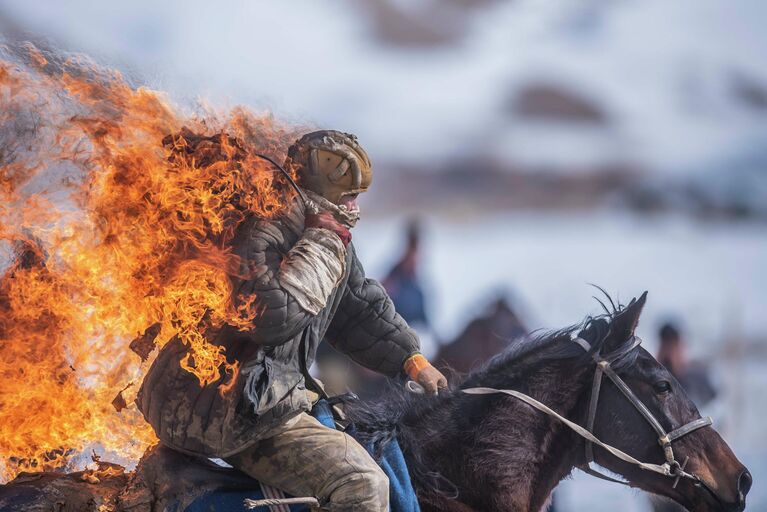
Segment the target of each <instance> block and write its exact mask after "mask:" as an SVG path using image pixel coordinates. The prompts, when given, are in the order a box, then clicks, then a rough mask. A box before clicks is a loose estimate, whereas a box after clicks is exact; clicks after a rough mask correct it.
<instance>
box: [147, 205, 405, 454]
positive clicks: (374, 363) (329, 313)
mask: <svg viewBox="0 0 767 512" xmlns="http://www.w3.org/2000/svg"><path fill="white" fill-rule="evenodd" d="M304 233H305V231H304V213H303V208H302V207H301V206H300V204H299V203H298V202H296V203H294V204H293V205H292V207H291V208H289V209H288V210H287V211H286V213H284V214H283V215H281V216H279V217H277V218H275V219H271V220H264V219H259V218H256V217H253V218H251V219H249V220H247V221H245V222H244V223H243V224H242V225H241V226H240V229H239V231H238V233H237V236H236V237H235V238H234V240H233V243H232V251H233V253H234V254H236V255H237V256H239V257H240V260H241V265H240V272H239V276H238V277H233V278H232V285H233V293H234V297H233V300H234V301H235V302H236V303H242V302H243V301H246V300H249V301H253V302H252V305H251V307H252V308H254V310H255V311H258V315H257V316H256V319H255V320H254V321H253V326H252V328H251V329H249V330H245V331H241V330H237V329H235V328H233V327H225V328H223V329H219V330H217V331H215V332H213V331H211V332H209V334H208V339H209V341H210V342H211V343H215V344H218V345H221V346H223V347H225V349H226V352H225V353H226V357H227V359H228V361H229V362H230V363H235V362H237V363H238V364H239V371H238V372H237V373H236V375H235V376H234V382H230V380H231V379H232V376H231V375H228V374H227V375H224V376H223V377H222V378H221V379H220V380H219V381H217V382H214V383H212V384H210V385H208V386H204V387H201V386H200V384H199V382H198V380H197V378H196V377H195V376H194V375H192V374H190V373H189V372H187V371H186V370H184V369H182V368H181V366H180V364H179V363H180V361H181V360H182V359H183V358H184V357H185V356H186V355H187V351H188V348H187V347H186V346H185V345H184V344H183V343H182V342H181V341H180V340H179V339H177V338H176V339H172V340H171V341H169V342H168V343H167V344H166V345H165V346H164V347H163V348H162V350H161V351H160V353H159V355H158V356H157V358H156V359H155V361H154V363H153V364H152V366H151V368H150V369H149V372H148V373H147V375H146V377H145V379H144V382H143V384H142V386H141V389H140V390H139V393H138V397H137V399H136V403H137V405H138V407H139V409H140V410H141V411H142V413H143V414H144V417H145V418H146V419H147V421H148V422H149V423H150V424H151V425H152V427H153V428H154V430H155V432H156V434H157V436H158V437H159V438H160V440H161V441H162V442H163V443H165V444H166V445H168V446H170V447H171V448H174V449H176V450H179V451H183V452H186V453H192V454H196V455H205V456H209V457H222V458H223V457H227V456H229V455H232V454H234V453H237V452H239V451H241V450H243V449H245V448H247V447H248V446H250V445H251V444H252V443H254V442H256V441H257V440H258V439H259V437H260V436H261V435H262V434H263V433H264V432H266V431H268V430H269V429H271V428H272V427H273V426H274V425H277V424H279V423H280V422H284V421H286V420H288V419H289V418H291V417H293V416H295V415H296V414H298V413H300V412H303V411H308V410H309V409H310V404H309V402H308V400H307V398H306V392H305V388H306V386H307V385H308V386H309V387H314V383H313V382H311V381H310V382H308V383H307V382H306V381H307V378H306V375H305V372H304V370H303V368H308V367H310V366H311V364H312V362H313V361H314V357H315V354H316V351H317V347H318V345H319V344H320V342H321V341H322V340H323V339H327V340H328V341H329V342H330V343H331V344H333V346H334V347H335V348H337V349H338V350H340V351H341V352H344V353H346V354H348V355H349V356H350V357H351V358H352V359H354V360H355V361H356V362H358V363H359V364H361V365H363V366H365V367H367V368H369V369H371V370H374V371H377V372H379V373H383V374H385V375H387V376H390V377H395V376H398V375H399V374H400V373H401V371H402V365H403V363H404V361H405V359H407V358H408V357H409V356H410V355H412V354H413V353H415V352H417V351H418V350H419V343H418V338H417V336H416V334H415V333H414V332H413V331H412V330H411V329H410V328H409V327H408V325H407V323H406V322H405V321H404V320H403V319H402V318H401V317H400V316H399V315H398V314H397V313H396V312H395V311H394V306H393V304H392V302H391V300H390V299H389V297H388V296H387V294H386V292H385V291H384V289H383V287H382V286H381V285H380V284H379V283H378V282H376V281H374V280H372V279H367V278H366V277H365V272H364V269H363V267H362V265H361V264H360V262H359V260H358V259H357V256H356V253H355V250H354V246H353V244H350V245H349V247H348V249H347V250H346V252H345V255H343V257H344V258H345V262H344V264H343V265H341V266H340V268H343V274H342V275H341V277H340V279H339V281H338V284H337V285H336V286H335V287H334V288H333V289H332V290H330V292H329V294H328V296H327V298H324V297H323V298H324V299H325V300H324V302H325V304H324V307H322V308H321V309H319V311H315V309H316V308H312V307H309V308H308V309H307V307H306V304H305V301H303V302H304V305H303V306H302V301H301V299H300V298H297V297H296V292H295V291H293V292H291V291H290V290H289V289H286V287H285V286H283V284H282V283H281V280H280V276H281V275H283V274H284V273H285V272H286V269H285V266H286V265H290V264H291V261H300V262H301V264H303V265H306V255H307V254H309V252H307V251H303V252H302V257H301V258H291V254H290V252H291V250H292V249H293V248H294V247H296V245H297V244H299V242H300V241H302V240H303V238H304ZM313 236H314V237H316V233H314V234H313ZM332 236H335V235H332ZM301 245H303V243H302V244H299V247H300V246H301ZM323 259H325V260H326V259H327V253H325V254H324V256H323V258H320V259H318V261H317V262H316V264H317V265H318V266H319V265H327V264H328V263H327V261H323ZM330 272H332V270H329V271H328V272H324V271H322V272H318V273H317V275H327V274H328V273H330ZM291 285H292V286H293V287H294V286H295V281H293V282H292V283H291ZM308 286H309V288H311V289H312V290H320V289H322V290H324V288H323V287H322V286H319V287H318V286H317V285H316V283H311V284H309V285H308ZM288 288H291V286H288ZM315 295H316V293H315ZM315 303H316V302H315ZM224 389H228V390H227V391H225V392H224Z"/></svg>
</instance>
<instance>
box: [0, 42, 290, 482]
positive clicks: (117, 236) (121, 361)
mask: <svg viewBox="0 0 767 512" xmlns="http://www.w3.org/2000/svg"><path fill="white" fill-rule="evenodd" d="M22 62H26V64H23V63H22ZM184 127H187V128H184ZM203 133H208V134H213V135H201V134H203ZM216 133H228V134H230V135H229V136H222V135H215V134H216ZM295 138H296V132H295V131H294V130H293V129H290V128H288V127H282V126H280V125H278V124H277V123H276V121H275V120H274V119H273V118H271V117H269V116H263V117H259V116H256V115H254V114H252V113H250V112H248V111H246V110H243V109H238V110H235V111H233V112H231V113H229V114H227V115H224V116H215V115H210V116H208V117H207V118H206V119H190V118H185V117H184V116H183V115H182V114H180V113H179V111H178V110H177V109H175V108H174V107H172V106H171V105H170V104H169V103H168V101H167V100H166V99H165V98H164V97H163V96H162V95H161V94H159V93H156V92H153V91H149V90H146V89H141V88H139V89H133V88H131V87H129V86H128V85H127V84H126V82H125V81H124V80H123V79H122V78H121V77H120V76H119V75H118V74H117V73H114V72H110V71H105V70H103V69H101V68H98V67H96V66H93V65H91V64H88V63H87V62H85V61H83V60H82V59H80V60H75V59H71V58H70V59H68V60H67V59H64V58H61V57H59V56H56V55H51V54H44V53H43V52H41V51H39V50H37V49H36V48H34V47H31V46H27V47H26V48H23V49H22V50H19V49H18V48H17V49H15V50H13V51H6V52H5V60H0V148H2V150H0V250H2V251H5V253H6V254H7V255H8V256H9V257H8V258H5V261H4V262H3V263H0V265H2V266H0V272H2V273H3V276H2V278H1V279H0V379H2V381H1V382H2V385H1V386H0V431H1V432H2V436H0V479H7V478H11V477H13V476H14V475H15V474H17V473H18V472H19V471H22V470H41V469H49V468H70V467H71V465H72V464H73V463H72V456H73V455H76V454H79V453H81V452H82V451H83V450H84V449H85V448H86V447H87V446H89V445H97V446H99V447H100V448H101V449H103V450H104V451H105V452H108V453H110V454H111V455H112V456H114V455H117V456H119V457H122V462H130V461H131V460H136V459H137V458H138V456H140V455H141V453H142V452H143V450H144V449H145V447H146V446H147V444H149V443H151V442H153V441H154V436H153V434H152V432H151V430H150V429H149V427H148V426H147V425H145V423H144V422H143V418H141V416H140V414H139V413H138V412H137V411H136V410H135V407H133V406H132V405H131V404H132V402H133V397H132V396H129V395H130V394H131V393H135V390H136V389H137V388H138V385H134V386H129V384H131V383H134V384H138V383H140V381H141V378H142V376H143V373H144V372H145V370H146V369H147V365H148V364H149V361H147V362H144V363H142V358H140V357H139V356H138V355H137V354H136V353H134V352H133V351H132V350H131V349H130V348H129V345H131V341H132V340H136V339H137V338H139V337H140V336H141V335H143V334H145V333H146V332H147V330H148V329H149V328H151V329H153V330H154V332H152V333H150V334H151V336H152V341H153V342H155V343H156V344H157V345H160V346H162V345H163V344H164V343H166V342H167V341H168V340H169V339H170V338H172V337H174V336H178V337H180V339H181V340H182V341H183V342H184V343H187V344H188V345H189V346H190V347H191V351H190V356H189V357H188V358H187V359H185V360H184V361H183V366H184V367H185V368H186V369H187V370H189V371H190V372H192V373H194V374H195V375H196V376H197V377H198V379H199V381H200V383H201V385H209V384H211V383H214V382H217V381H222V382H223V381H227V382H228V380H227V378H226V375H231V374H234V373H235V372H236V371H237V369H236V368H233V367H231V366H230V365H229V364H228V363H227V362H226V358H225V354H224V351H223V349H222V348H221V347H219V346H215V345H211V344H209V343H207V341H206V338H205V331H206V330H207V329H209V328H215V327H217V326H220V325H222V324H224V323H228V324H232V325H235V326H243V325H246V324H248V323H249V322H251V321H252V319H253V316H254V312H252V311H249V310H247V308H244V309H242V310H237V309H235V308H234V307H233V306H232V304H231V300H230V299H231V297H230V295H231V288H230V283H229V278H228V275H227V272H231V271H233V270H234V269H236V268H237V266H238V261H237V259H236V258H235V257H234V256H233V255H232V254H230V253H229V252H228V251H227V249H226V248H227V246H228V242H229V240H230V239H231V237H232V236H233V234H234V232H235V230H236V228H237V226H238V225H239V224H240V223H241V222H242V220H243V219H244V218H245V217H246V216H247V215H250V214H257V215H261V216H265V217H268V216H272V215H274V214H276V213H277V212H279V211H280V209H281V208H283V207H284V205H285V204H286V202H287V201H288V200H289V199H290V194H291V191H290V190H287V189H284V188H280V187H277V186H275V185H274V180H275V174H274V173H273V172H272V170H271V168H270V167H269V165H268V164H266V163H265V162H263V161H262V160H261V159H257V158H252V157H250V156H249V154H250V153H253V152H255V151H259V152H266V153H269V152H271V153H274V154H277V153H284V150H285V148H286V147H287V144H288V143H289V141H291V140H294V139H295ZM0 261H2V260H0ZM143 349H144V350H145V351H146V352H147V354H148V353H149V352H150V351H151V346H149V347H146V346H145V347H143ZM155 353H156V351H155ZM119 393H121V395H119V396H120V397H122V402H118V405H120V406H122V405H123V403H124V404H126V405H127V407H125V408H123V409H122V410H121V412H119V413H118V412H117V411H116V406H115V405H113V402H114V401H115V397H116V396H118V394H119ZM121 408H122V407H121Z"/></svg>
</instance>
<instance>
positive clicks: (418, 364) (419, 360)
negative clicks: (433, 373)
mask: <svg viewBox="0 0 767 512" xmlns="http://www.w3.org/2000/svg"><path fill="white" fill-rule="evenodd" d="M429 366H431V363H430V362H429V360H428V359H426V358H425V357H424V356H423V354H414V355H412V356H410V357H408V358H407V359H406V360H405V365H404V369H405V373H406V374H407V376H408V377H410V379H411V380H414V381H416V382H418V374H419V373H421V370H423V369H425V368H428V367H429Z"/></svg>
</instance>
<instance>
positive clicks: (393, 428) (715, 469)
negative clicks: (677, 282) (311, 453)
mask: <svg viewBox="0 0 767 512" xmlns="http://www.w3.org/2000/svg"><path fill="white" fill-rule="evenodd" d="M644 302H645V295H643V296H642V297H641V298H640V299H639V300H637V301H632V303H631V304H630V305H629V306H628V307H625V308H623V309H621V310H619V311H615V312H614V313H613V314H610V315H606V316H604V317H600V318H592V319H589V320H588V321H587V322H586V323H585V324H584V326H582V328H581V329H577V328H576V329H570V330H567V331H562V332H557V333H554V334H551V335H547V336H543V337H540V338H538V339H536V340H527V341H524V340H520V341H518V342H515V343H513V344H512V345H511V346H510V347H509V348H508V349H507V350H506V351H504V352H503V353H502V354H500V355H498V356H496V357H495V358H494V359H492V360H491V361H490V362H488V363H487V364H486V366H485V367H484V368H483V369H481V370H479V371H477V372H475V373H473V374H471V375H469V377H468V378H467V379H466V380H465V381H464V382H463V383H462V384H461V385H460V389H465V388H470V387H478V386H481V387H492V388H498V389H514V390H518V391H521V392H523V393H526V394H528V395H529V396H531V397H533V398H535V399H537V400H538V401H540V402H543V403H544V404H546V405H548V406H549V407H551V408H552V409H554V410H555V411H557V412H558V413H560V414H561V415H562V416H564V417H566V418H568V419H570V420H571V421H573V422H576V423H578V424H580V425H585V424H586V418H587V409H588V405H589V402H590V396H591V387H592V378H593V376H594V372H595V363H594V361H593V359H592V358H591V357H590V355H587V354H586V353H585V352H584V350H583V349H582V348H581V347H580V346H578V345H576V344H575V343H574V342H573V341H572V340H571V337H572V334H573V333H579V334H580V337H581V338H583V339H584V340H586V341H587V342H588V344H589V345H591V346H592V347H593V350H594V351H595V352H596V353H603V354H606V353H618V352H620V351H621V350H623V349H625V350H626V353H625V355H624V357H622V358H621V360H620V361H616V362H615V363H614V364H613V368H614V369H615V371H616V372H617V374H618V375H619V376H620V377H621V378H622V379H623V381H625V383H626V384H627V385H628V386H629V387H630V389H631V390H632V391H633V392H634V394H635V395H636V396H637V397H638V398H639V399H640V400H641V401H642V402H643V403H644V404H645V405H646V406H647V408H648V409H649V410H650V412H651V413H652V414H653V415H654V416H655V418H657V419H658V421H659V422H660V424H661V425H662V426H663V428H664V429H665V431H667V432H670V431H671V430H673V429H675V428H678V427H679V426H682V425H685V424H687V423H689V422H691V421H694V420H696V419H698V418H700V415H699V413H698V410H697V408H696V407H695V405H694V404H693V403H692V402H691V401H690V400H689V399H688V398H687V395H686V394H685V392H684V390H683V389H682V388H681V387H680V386H679V383H678V382H677V381H676V380H675V379H674V377H673V376H672V375H671V374H670V373H669V372H668V371H667V370H666V369H665V368H664V367H663V366H661V365H660V364H659V363H658V362H657V361H656V360H655V359H654V358H653V357H652V356H651V355H650V354H649V353H648V352H647V351H646V350H644V349H643V348H641V347H636V348H633V349H630V350H629V347H627V344H628V343H630V342H631V341H632V340H633V338H634V330H635V328H636V325H637V322H638V320H639V316H640V314H641V311H642V307H643V306H644ZM460 389H456V390H454V391H452V392H450V393H447V394H445V395H444V396H439V397H423V396H407V395H406V394H403V393H397V392H395V393H392V395H391V396H389V397H388V398H387V399H385V400H383V401H381V402H379V403H377V404H372V405H371V404H360V405H357V406H355V407H352V408H351V410H350V415H351V416H352V417H353V419H354V421H355V423H356V424H357V426H358V428H359V430H360V431H361V433H362V435H363V437H364V438H365V440H367V441H368V442H372V443H374V445H379V446H380V445H381V444H382V443H385V442H387V441H388V440H389V439H391V437H392V436H396V437H397V439H398V441H399V442H400V444H401V446H402V449H403V452H404V454H405V458H406V460H407V463H408V467H409V469H410V472H411V475H412V478H413V483H414V486H415V488H416V492H417V493H418V497H419V500H420V502H421V504H422V508H423V510H424V511H437V510H439V511H448V512H449V511H455V512H470V511H538V510H541V509H542V508H544V507H545V505H546V503H547V502H548V499H549V496H550V495H551V492H552V490H553V489H554V487H556V485H557V484H558V483H559V482H560V481H561V480H562V479H563V478H565V477H566V476H567V475H569V474H570V473H571V472H572V471H573V469H574V468H577V467H579V466H582V465H584V463H585V455H584V452H585V441H584V440H583V438H581V437H580V436H578V435H576V434H575V433H574V432H573V431H572V430H570V429H569V428H567V427H565V426H563V424H562V423H561V422H559V421H558V420H556V419H554V418H552V417H550V416H547V415H545V414H543V413H541V412H539V411H537V410H535V409H533V408H532V407H530V406H528V405H526V404H525V403H523V402H521V401H519V400H518V399H517V398H515V397H510V396H505V395H484V396H476V395H467V394H464V393H462V392H461V391H460ZM382 418H386V419H387V420H382ZM594 434H595V435H596V436H597V437H598V438H599V439H600V440H602V441H603V442H605V443H607V444H609V445H612V446H614V447H616V448H619V449H620V450H622V451H624V452H627V453H628V454H630V455H631V456H633V457H634V458H636V459H639V460H641V461H643V462H651V463H657V464H662V463H663V462H664V453H663V450H662V449H661V446H660V445H659V444H658V436H657V434H656V432H655V431H654V430H652V428H651V427H650V425H649V423H648V422H647V421H646V420H645V418H643V416H641V415H640V414H639V412H638V411H637V409H636V408H635V407H634V406H633V405H632V404H631V403H630V402H629V401H628V400H627V399H626V397H625V396H624V395H623V394H622V393H621V392H619V390H618V388H617V387H616V386H615V385H614V384H613V383H612V382H608V381H605V383H604V384H603V385H602V390H601V393H600V398H599V402H598V408H597V413H596V417H595V422H594ZM673 449H674V452H675V453H676V454H677V458H678V459H679V460H683V459H685V458H689V459H688V461H687V465H686V467H685V470H686V471H687V472H688V473H691V474H693V475H696V476H697V477H698V478H700V482H699V483H697V484H696V483H695V482H694V481H693V480H691V479H681V480H680V481H679V482H678V484H677V485H676V487H674V478H673V477H668V476H663V475H659V474H655V473H652V472H649V471H647V470H643V469H640V468H637V467H636V466H633V465H631V464H628V463H626V462H623V461H621V460H619V459H617V458H615V457H614V456H612V455H611V454H609V453H608V452H607V451H605V450H603V449H602V448H597V447H594V455H595V460H596V462H597V463H598V464H599V465H601V466H602V467H604V468H607V469H609V470H611V471H612V472H614V473H617V474H619V475H622V476H623V477H624V478H625V479H626V480H628V481H629V482H630V483H631V485H632V486H634V487H637V488H640V489H643V490H645V491H648V492H651V493H654V494H659V495H662V496H666V497H668V498H671V499H673V500H674V501H676V502H678V503H680V504H682V505H684V506H685V507H687V508H688V509H690V510H694V511H701V512H708V511H711V512H714V511H741V510H743V509H744V508H745V497H746V494H747V493H748V490H749V488H750V486H751V475H750V474H749V472H748V470H747V469H746V468H745V467H744V466H743V464H741V463H740V462H739V461H738V459H737V458H736V457H735V455H734V454H733V453H732V451H731V450H730V448H729V447H728V446H727V444H726V443H725V442H724V441H723V440H722V438H721V437H720V436H719V434H718V433H717V432H716V431H715V430H714V429H713V428H712V427H704V428H700V429H698V430H696V431H694V432H692V433H691V434H689V435H686V436H684V437H682V438H680V439H679V440H678V441H676V442H674V443H673Z"/></svg>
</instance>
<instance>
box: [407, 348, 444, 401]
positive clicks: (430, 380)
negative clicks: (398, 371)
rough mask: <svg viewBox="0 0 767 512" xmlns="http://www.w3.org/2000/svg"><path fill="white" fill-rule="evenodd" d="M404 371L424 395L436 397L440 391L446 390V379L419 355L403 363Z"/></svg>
mask: <svg viewBox="0 0 767 512" xmlns="http://www.w3.org/2000/svg"><path fill="white" fill-rule="evenodd" d="M404 370H405V373H407V375H408V377H410V378H411V379H412V380H414V381H415V382H417V383H418V384H420V385H421V386H422V387H423V389H424V391H425V392H426V393H429V394H434V395H436V394H437V393H439V390H440V389H446V388H447V378H445V376H444V375H442V372H440V371H439V370H437V369H436V368H434V367H433V366H432V365H431V363H430V362H429V361H428V360H427V359H426V358H425V357H424V356H423V355H421V354H415V355H413V356H411V357H409V358H408V359H407V361H405V367H404Z"/></svg>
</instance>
